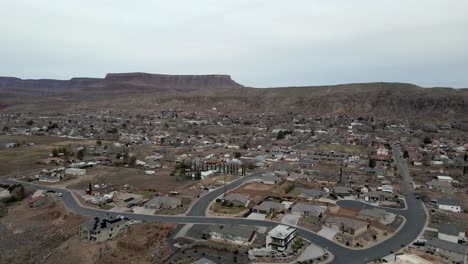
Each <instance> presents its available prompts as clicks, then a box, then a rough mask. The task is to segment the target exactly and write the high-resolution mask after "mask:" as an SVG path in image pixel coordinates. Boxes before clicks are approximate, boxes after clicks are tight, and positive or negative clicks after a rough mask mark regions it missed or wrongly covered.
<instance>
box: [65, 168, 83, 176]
mask: <svg viewBox="0 0 468 264" xmlns="http://www.w3.org/2000/svg"><path fill="white" fill-rule="evenodd" d="M65 174H69V175H73V176H84V175H86V170H85V169H78V168H68V169H66V170H65Z"/></svg>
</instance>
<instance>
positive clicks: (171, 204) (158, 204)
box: [145, 196, 181, 209]
mask: <svg viewBox="0 0 468 264" xmlns="http://www.w3.org/2000/svg"><path fill="white" fill-rule="evenodd" d="M180 205H181V200H180V199H178V198H174V197H169V196H156V197H154V198H153V199H151V200H149V201H148V202H146V204H145V208H146V209H161V208H162V209H174V208H177V207H178V206H180Z"/></svg>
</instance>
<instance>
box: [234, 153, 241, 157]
mask: <svg viewBox="0 0 468 264" xmlns="http://www.w3.org/2000/svg"><path fill="white" fill-rule="evenodd" d="M240 157H242V154H241V153H240V152H234V158H236V159H238V158H240Z"/></svg>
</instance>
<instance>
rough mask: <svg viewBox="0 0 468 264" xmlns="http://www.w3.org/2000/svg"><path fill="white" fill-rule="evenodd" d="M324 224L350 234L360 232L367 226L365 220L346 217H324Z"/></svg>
mask: <svg viewBox="0 0 468 264" xmlns="http://www.w3.org/2000/svg"><path fill="white" fill-rule="evenodd" d="M324 225H325V226H326V227H330V228H333V229H335V230H338V231H342V232H343V233H348V234H350V235H359V234H362V233H363V232H365V231H366V230H367V228H368V227H369V224H368V223H367V222H363V221H358V220H354V219H351V218H346V217H328V218H327V219H325V222H324Z"/></svg>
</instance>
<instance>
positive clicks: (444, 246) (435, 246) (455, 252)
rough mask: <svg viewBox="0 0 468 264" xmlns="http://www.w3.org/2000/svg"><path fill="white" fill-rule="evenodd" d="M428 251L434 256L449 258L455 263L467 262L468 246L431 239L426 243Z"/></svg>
mask: <svg viewBox="0 0 468 264" xmlns="http://www.w3.org/2000/svg"><path fill="white" fill-rule="evenodd" d="M426 249H427V250H428V251H430V252H432V253H434V254H438V255H441V256H444V257H447V258H449V259H450V260H452V261H454V262H463V261H464V260H465V255H466V251H467V245H463V244H457V243H453V242H449V241H445V240H441V239H438V238H431V239H429V240H428V241H427V242H426Z"/></svg>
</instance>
